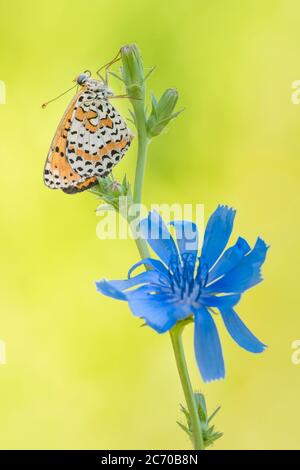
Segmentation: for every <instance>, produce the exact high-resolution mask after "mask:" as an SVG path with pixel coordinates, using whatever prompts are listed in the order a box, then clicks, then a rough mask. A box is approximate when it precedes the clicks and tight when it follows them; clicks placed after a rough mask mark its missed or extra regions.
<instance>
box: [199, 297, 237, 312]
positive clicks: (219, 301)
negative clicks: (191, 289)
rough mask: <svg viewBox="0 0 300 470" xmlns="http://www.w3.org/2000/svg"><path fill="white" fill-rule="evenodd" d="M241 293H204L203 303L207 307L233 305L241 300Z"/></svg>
mask: <svg viewBox="0 0 300 470" xmlns="http://www.w3.org/2000/svg"><path fill="white" fill-rule="evenodd" d="M240 298H241V296H240V294H234V295H219V296H216V295H203V296H201V299H200V300H201V304H203V305H205V306H206V307H215V308H218V309H220V308H222V307H233V306H234V305H236V304H237V303H238V302H239V301H240Z"/></svg>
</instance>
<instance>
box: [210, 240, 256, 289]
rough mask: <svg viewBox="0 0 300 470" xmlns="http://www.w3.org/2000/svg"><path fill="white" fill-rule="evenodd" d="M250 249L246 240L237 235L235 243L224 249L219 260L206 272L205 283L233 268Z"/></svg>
mask: <svg viewBox="0 0 300 470" xmlns="http://www.w3.org/2000/svg"><path fill="white" fill-rule="evenodd" d="M250 250H251V248H250V246H249V245H248V243H247V242H246V240H245V239H244V238H242V237H239V238H238V240H237V242H236V244H235V245H234V246H232V247H230V248H228V250H226V251H225V253H224V254H223V255H222V256H221V258H220V259H219V261H218V262H217V263H216V264H215V266H214V267H213V268H212V269H211V271H210V272H209V274H208V278H207V283H210V282H212V281H214V280H215V279H217V278H218V277H220V276H223V274H226V273H227V272H228V271H230V270H231V269H233V268H234V267H235V266H236V265H237V264H238V263H239V262H240V261H241V259H242V258H243V257H244V256H245V254H246V253H248V252H249V251H250Z"/></svg>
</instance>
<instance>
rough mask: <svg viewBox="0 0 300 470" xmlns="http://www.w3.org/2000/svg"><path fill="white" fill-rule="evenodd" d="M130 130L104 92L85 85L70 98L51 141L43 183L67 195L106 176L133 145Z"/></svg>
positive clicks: (86, 187) (88, 186)
mask: <svg viewBox="0 0 300 470" xmlns="http://www.w3.org/2000/svg"><path fill="white" fill-rule="evenodd" d="M130 142H131V135H130V133H129V130H128V128H127V126H126V124H125V122H124V120H123V119H122V117H121V116H120V114H119V113H118V112H117V110H116V109H115V108H114V107H113V105H112V104H111V103H110V102H109V101H108V100H107V99H105V98H104V97H103V95H100V94H97V93H96V92H93V91H90V90H88V89H86V88H84V87H83V88H82V89H81V90H80V91H79V93H77V95H75V97H74V98H73V100H72V101H71V103H70V105H69V107H68V108H67V111H66V113H65V114H64V116H63V118H62V120H61V122H60V124H59V126H58V129H57V132H56V134H55V136H54V139H53V141H52V144H51V147H50V150H49V153H48V157H47V161H46V165H45V169H44V182H45V184H46V185H47V186H48V187H49V188H51V189H62V190H63V191H64V192H66V193H68V194H73V193H77V192H80V191H84V190H86V189H88V188H90V187H91V186H93V185H95V184H97V178H104V177H105V176H107V175H108V174H109V173H110V172H111V170H112V168H113V167H114V166H115V165H116V164H117V163H118V162H119V161H120V160H121V158H122V157H123V156H124V154H125V152H126V151H127V149H128V148H129V146H130Z"/></svg>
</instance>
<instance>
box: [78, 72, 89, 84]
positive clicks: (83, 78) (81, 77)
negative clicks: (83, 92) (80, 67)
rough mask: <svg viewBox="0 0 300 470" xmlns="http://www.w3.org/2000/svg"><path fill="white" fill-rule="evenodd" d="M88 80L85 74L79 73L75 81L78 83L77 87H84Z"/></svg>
mask: <svg viewBox="0 0 300 470" xmlns="http://www.w3.org/2000/svg"><path fill="white" fill-rule="evenodd" d="M87 79H88V75H87V74H85V73H81V74H80V75H79V76H78V77H77V78H76V81H77V83H78V85H84V84H85V82H86V81H87Z"/></svg>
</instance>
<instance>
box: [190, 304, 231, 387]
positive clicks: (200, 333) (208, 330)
mask: <svg viewBox="0 0 300 470" xmlns="http://www.w3.org/2000/svg"><path fill="white" fill-rule="evenodd" d="M194 347H195V355H196V359H197V364H198V367H199V370H200V373H201V376H202V379H203V380H204V382H210V381H212V380H219V379H223V378H224V377H225V366H224V359H223V354H222V347H221V343H220V338H219V334H218V331H217V328H216V325H215V322H214V320H213V318H212V316H211V315H210V313H209V312H208V311H207V310H206V308H204V307H201V308H200V309H198V310H197V311H196V312H195V337H194Z"/></svg>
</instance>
